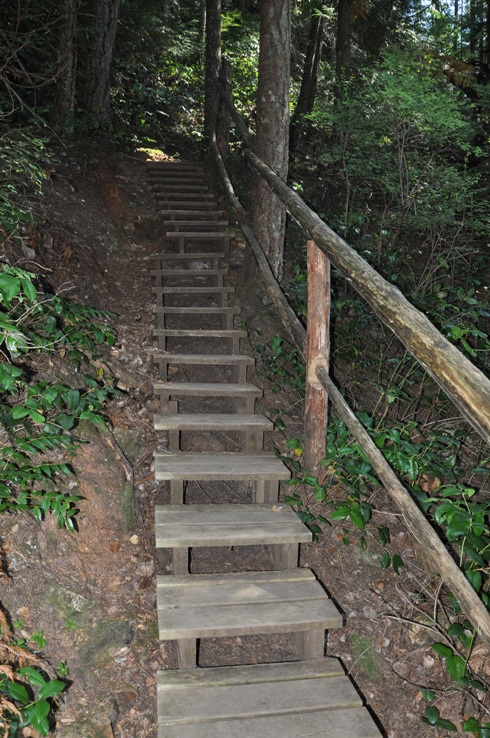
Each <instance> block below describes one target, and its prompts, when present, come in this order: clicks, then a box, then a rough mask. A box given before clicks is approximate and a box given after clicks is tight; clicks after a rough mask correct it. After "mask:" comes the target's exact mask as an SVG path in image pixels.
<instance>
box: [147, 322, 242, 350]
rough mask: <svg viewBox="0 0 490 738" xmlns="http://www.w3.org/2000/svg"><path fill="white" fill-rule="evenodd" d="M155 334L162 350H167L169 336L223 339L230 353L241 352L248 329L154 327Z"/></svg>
mask: <svg viewBox="0 0 490 738" xmlns="http://www.w3.org/2000/svg"><path fill="white" fill-rule="evenodd" d="M153 335H154V336H156V337H157V338H158V348H159V349H161V350H162V351H165V350H166V347H167V339H168V338H200V339H203V338H207V339H215V340H219V339H221V340H222V341H223V342H224V343H225V345H226V347H227V351H228V353H229V354H239V353H240V338H246V337H247V335H248V333H247V331H239V330H235V329H233V328H232V329H231V330H223V329H219V330H212V329H211V330H207V329H202V328H197V329H196V328H191V329H184V328H154V329H153Z"/></svg>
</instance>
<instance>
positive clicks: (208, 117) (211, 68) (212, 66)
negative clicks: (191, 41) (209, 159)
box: [204, 0, 221, 145]
mask: <svg viewBox="0 0 490 738" xmlns="http://www.w3.org/2000/svg"><path fill="white" fill-rule="evenodd" d="M220 71H221V0H206V74H205V80H204V136H205V138H206V141H207V143H208V145H209V144H210V143H211V141H212V140H213V138H214V136H215V132H216V116H217V112H218V102H219V95H218V90H217V89H216V84H215V83H216V82H217V81H218V79H219V75H220Z"/></svg>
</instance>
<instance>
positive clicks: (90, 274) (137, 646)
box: [0, 145, 490, 738]
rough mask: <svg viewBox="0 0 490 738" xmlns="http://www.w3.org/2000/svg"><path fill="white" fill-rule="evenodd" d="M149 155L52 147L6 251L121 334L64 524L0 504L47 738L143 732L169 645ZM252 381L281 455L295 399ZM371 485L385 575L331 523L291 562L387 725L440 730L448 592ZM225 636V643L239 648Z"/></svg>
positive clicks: (259, 331) (244, 281)
mask: <svg viewBox="0 0 490 738" xmlns="http://www.w3.org/2000/svg"><path fill="white" fill-rule="evenodd" d="M145 158H146V157H145V155H144V154H143V153H140V154H138V153H135V154H133V155H128V154H125V153H121V152H116V151H110V150H106V149H102V148H101V147H97V146H95V145H94V146H89V145H83V146H75V145H73V146H68V147H67V148H64V149H60V150H59V152H58V156H57V160H56V163H54V164H53V169H54V172H53V173H52V174H51V178H50V180H49V182H48V183H47V184H46V185H45V187H44V195H43V197H42V198H41V199H40V200H39V201H38V202H36V204H35V208H36V212H37V226H36V229H35V230H33V231H32V232H31V233H29V234H26V240H25V246H24V249H23V257H22V259H21V260H20V261H19V265H20V266H23V267H24V268H28V269H30V268H32V269H33V270H35V271H37V272H38V273H39V274H43V275H44V279H45V280H46V281H47V282H48V283H49V284H50V285H51V287H53V288H55V289H56V290H57V291H58V292H61V293H62V294H63V295H64V296H69V297H70V298H71V299H73V300H74V301H78V302H81V303H85V304H89V305H93V306H95V307H97V308H103V309H106V310H110V311H113V312H115V313H116V314H117V317H116V318H115V327H116V329H117V332H118V340H117V343H116V345H115V347H114V348H113V349H110V350H109V349H108V350H106V351H105V352H104V356H103V358H104V361H105V362H106V364H107V365H108V366H110V368H111V371H112V372H113V373H114V375H115V376H117V377H118V378H119V387H120V388H121V390H123V391H122V392H121V394H120V395H118V396H117V397H116V398H115V399H114V400H113V401H111V403H110V404H109V406H108V408H107V415H108V419H109V423H110V431H109V432H107V433H103V432H99V431H98V430H96V429H94V428H93V427H91V426H87V425H84V426H83V427H82V428H81V432H80V435H81V437H82V438H83V439H84V440H87V441H89V443H87V444H84V445H82V446H81V448H80V450H79V452H78V454H77V456H76V458H75V461H74V466H75V468H76V470H77V475H76V477H75V478H74V480H72V481H71V482H70V483H69V485H70V488H71V489H72V490H73V491H75V492H76V493H77V494H79V495H81V496H82V498H83V499H82V503H81V505H80V513H79V515H78V531H77V532H76V533H69V532H67V531H63V530H58V529H57V528H56V524H55V522H54V521H53V520H52V519H47V520H45V521H44V522H42V523H38V522H36V521H35V520H34V519H33V518H32V517H30V516H28V515H20V516H18V517H13V516H3V517H2V518H0V542H1V546H2V548H3V552H4V557H5V561H6V564H7V568H8V573H9V576H10V584H9V586H3V585H2V594H1V600H2V603H3V605H4V607H5V608H6V609H7V610H8V611H9V613H10V616H11V618H12V620H15V619H18V618H21V619H22V621H23V625H22V626H21V627H22V631H23V633H24V634H25V636H26V637H29V636H30V635H31V634H32V633H35V632H36V631H38V630H40V631H42V632H43V634H44V637H45V639H46V646H45V647H44V653H45V656H46V657H47V658H48V659H49V660H50V662H51V663H52V665H53V666H54V667H56V665H57V664H58V663H59V662H63V661H66V663H67V666H68V667H69V669H70V673H69V680H70V686H69V689H68V690H67V692H66V694H65V696H64V699H63V701H62V702H61V704H60V706H59V710H58V712H57V716H56V721H57V722H56V728H55V735H56V736H59V738H75V736H84V737H85V738H99V737H100V738H102V737H103V738H110V737H111V736H113V735H114V736H116V737H117V738H133V737H135V738H136V737H138V738H146V736H148V737H150V736H151V737H152V738H153V737H154V736H156V679H155V676H156V672H157V670H159V669H164V668H172V667H173V666H174V661H173V658H172V648H171V647H169V644H162V643H160V642H159V641H158V638H157V620H156V610H155V603H156V597H155V575H156V573H168V562H167V561H166V559H165V557H161V556H158V557H157V556H156V553H155V549H154V537H153V514H154V504H155V501H156V500H157V499H160V498H161V495H162V492H161V490H159V485H158V483H156V482H155V480H154V478H153V454H154V451H155V449H156V448H157V445H158V444H159V443H160V440H161V439H159V438H158V437H157V435H156V434H155V432H154V431H153V424H152V414H153V413H154V412H155V411H156V410H157V409H158V402H157V400H156V399H155V397H154V395H153V392H152V380H153V378H154V377H155V376H156V375H155V374H154V371H155V369H154V363H153V352H154V341H153V337H152V327H153V319H152V305H153V296H152V291H151V288H152V280H151V278H150V269H151V268H152V258H151V257H152V255H153V254H156V253H158V252H159V251H161V250H162V246H163V240H164V239H163V237H162V229H161V227H160V224H159V221H158V216H157V209H156V205H155V203H154V200H153V196H152V192H151V190H150V187H149V184H148V181H147V176H146V171H145ZM232 249H233V257H232V266H233V267H234V268H233V269H232V270H231V273H230V279H231V280H232V283H235V284H236V285H237V288H238V295H239V299H241V304H242V309H243V318H244V321H245V324H246V327H247V329H248V332H249V341H248V342H247V344H248V346H246V347H245V350H246V351H247V350H250V351H251V352H255V351H256V348H257V346H258V345H259V344H262V343H264V342H265V341H267V340H268V339H270V338H271V337H272V336H274V335H278V334H280V333H281V328H280V326H279V325H278V322H277V319H276V318H275V316H274V314H273V309H272V307H271V305H270V304H269V302H268V298H267V297H266V296H265V293H262V292H261V289H260V283H259V282H258V280H253V282H252V281H251V276H250V270H249V269H242V268H241V267H240V264H241V263H242V261H243V255H244V245H243V243H242V242H241V241H240V240H239V239H238V238H237V239H236V240H235V241H234V242H233V244H232ZM251 285H252V286H251ZM43 371H45V372H46V374H49V371H50V369H49V368H47V367H46V368H43V367H40V372H41V375H40V378H41V379H42V378H43V374H42V372H43ZM51 371H52V368H51ZM60 371H61V370H60ZM66 371H67V372H68V371H69V367H66ZM252 381H254V382H255V383H256V384H259V385H260V386H261V387H262V388H263V389H264V393H265V395H264V400H263V401H262V407H263V409H264V411H265V412H266V413H267V412H268V409H270V408H273V409H275V410H280V412H281V414H282V417H283V418H284V419H286V429H285V430H284V431H282V432H276V433H275V434H274V435H273V436H272V437H270V438H269V439H268V440H267V443H268V448H269V449H272V448H273V447H277V448H279V449H280V451H281V453H283V454H285V455H287V454H291V450H290V449H288V447H287V446H286V443H285V442H286V439H287V438H290V437H297V436H298V435H300V434H301V432H302V431H301V426H302V404H301V398H300V396H299V395H298V394H297V393H295V392H294V391H288V392H279V393H274V392H273V391H272V383H271V382H269V381H268V380H267V378H266V377H265V375H264V374H263V373H261V371H260V361H259V362H258V366H257V370H256V372H255V373H254V374H253V376H252ZM290 491H291V488H288V487H286V488H285V490H284V492H285V493H286V494H287V493H290ZM383 494H384V493H383V492H380V493H379V496H378V500H377V507H378V509H380V510H382V511H383V512H382V513H379V516H380V521H379V524H382V525H387V526H388V527H389V528H390V531H391V537H392V542H393V543H392V548H391V549H390V550H391V552H392V553H393V554H394V553H399V554H400V555H401V556H402V558H403V561H404V562H405V565H404V566H403V567H402V569H401V570H400V573H399V575H397V574H396V573H395V572H394V571H393V569H388V570H382V569H381V567H380V558H381V555H380V553H378V551H377V550H376V549H375V548H373V547H372V546H371V545H369V547H368V549H367V550H365V551H363V550H362V549H361V547H360V546H359V544H358V543H357V542H356V538H355V536H351V537H350V538H351V542H350V544H349V545H345V544H344V543H343V541H342V539H343V538H345V534H344V532H343V530H342V527H343V526H341V525H339V526H337V527H332V528H328V529H326V531H325V535H323V536H321V537H320V540H319V542H318V543H315V544H309V545H306V546H303V547H302V556H301V565H302V566H308V567H311V568H312V569H313V570H314V571H315V573H316V574H317V576H318V577H319V578H320V579H321V581H322V582H323V584H324V586H325V588H326V589H327V590H328V592H329V594H330V595H331V596H332V598H333V599H334V601H335V602H336V603H337V605H338V607H339V608H340V610H341V611H342V612H343V613H344V615H345V627H344V628H343V629H342V630H339V631H335V632H331V633H330V634H329V637H328V648H327V653H328V655H330V656H337V657H339V658H340V659H341V661H342V663H343V664H344V667H345V669H346V671H347V672H348V673H349V674H350V676H351V677H352V679H353V681H354V683H355V684H356V685H357V687H358V689H359V690H360V692H361V693H362V695H363V697H364V699H365V701H366V703H367V705H368V706H369V707H370V709H371V710H372V712H373V715H375V717H376V718H377V720H378V721H379V724H380V726H382V729H383V731H384V734H385V736H386V737H387V738H422V737H423V736H427V737H428V736H430V735H437V734H439V735H445V733H444V731H439V733H438V731H437V729H434V728H431V727H428V726H426V725H424V724H423V723H422V722H421V720H420V717H421V715H422V714H423V712H424V709H425V702H424V699H423V697H422V693H421V691H420V690H421V688H423V687H428V688H437V694H438V701H437V702H436V705H437V707H438V708H439V710H440V712H441V715H442V716H443V717H445V718H448V719H452V720H454V721H455V722H456V723H458V724H461V723H460V719H461V717H460V716H461V715H462V714H467V715H471V714H473V713H474V712H475V709H474V706H473V705H472V704H471V701H467V702H465V700H469V699H470V698H468V697H466V696H465V694H464V693H463V692H462V691H455V690H454V689H453V688H452V687H451V684H450V683H449V681H448V679H447V676H446V672H445V669H444V666H443V663H442V661H441V659H440V658H439V656H437V655H436V653H435V652H434V651H433V650H432V648H431V644H432V643H434V642H436V641H439V640H441V635H440V633H439V632H438V631H437V625H434V620H433V618H432V617H431V614H433V613H434V612H438V613H439V614H440V617H442V616H443V615H441V613H444V608H445V606H446V604H447V603H445V602H444V598H443V597H442V595H441V588H440V583H439V582H438V581H437V580H435V579H434V578H433V577H431V576H429V575H428V574H427V573H426V571H425V570H424V568H423V565H422V563H421V562H420V561H419V560H418V559H417V556H416V554H415V552H414V549H413V547H412V544H411V541H410V537H409V535H408V533H407V531H406V530H405V529H404V527H403V525H402V523H401V521H400V519H399V517H398V515H397V513H396V511H395V510H394V509H393V507H392V505H391V504H390V502H389V500H388V499H387V498H386V499H384V498H383ZM239 641H240V639H237V644H236V645H237V647H236V649H235V653H236V654H237V656H238V657H239V658H244V648H242V647H241V645H240V643H239ZM216 649H217V657H216V658H211V660H212V661H215V662H216V661H217V662H218V663H219V662H220V653H219V645H218V644H217V645H216ZM292 657H293V656H292ZM279 658H283V656H280V657H279ZM472 663H473V666H474V668H475V671H476V672H477V673H478V674H479V675H480V677H479V678H481V679H482V680H483V681H486V678H487V677H488V676H489V675H490V658H489V654H488V652H487V650H486V649H483V647H481V646H478V647H477V649H475V651H474V652H473V655H472ZM453 684H454V683H453ZM29 735H31V736H33V735H34V733H33V732H31V733H29V731H27V732H26V733H25V736H26V738H28V736H29ZM452 735H456V734H454V733H453V734H452ZM459 735H463V733H460V734H459Z"/></svg>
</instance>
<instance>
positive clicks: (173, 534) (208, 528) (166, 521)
mask: <svg viewBox="0 0 490 738" xmlns="http://www.w3.org/2000/svg"><path fill="white" fill-rule="evenodd" d="M155 535H156V545H157V548H189V547H194V548H196V547H201V546H260V545H268V544H281V543H309V542H310V541H311V540H312V533H311V531H309V530H308V528H307V527H306V526H305V525H304V523H302V522H301V520H300V519H299V518H298V516H297V515H296V513H295V512H294V511H293V510H292V509H291V508H290V507H289V506H288V505H276V506H272V505H157V507H156V508H155Z"/></svg>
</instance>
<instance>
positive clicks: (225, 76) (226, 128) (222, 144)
mask: <svg viewBox="0 0 490 738" xmlns="http://www.w3.org/2000/svg"><path fill="white" fill-rule="evenodd" d="M231 73H232V69H231V64H230V62H229V61H228V59H226V58H225V57H223V58H222V59H221V71H220V75H219V81H220V83H221V86H222V87H223V89H224V91H225V93H226V94H227V95H228V97H229V98H230V99H231V96H232V80H231ZM230 122H231V116H230V113H229V111H228V108H227V107H226V104H225V102H224V100H223V99H222V98H221V97H220V98H219V102H218V115H217V119H216V143H217V145H218V149H219V152H220V153H221V154H224V153H225V152H226V151H228V145H229V143H230Z"/></svg>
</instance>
